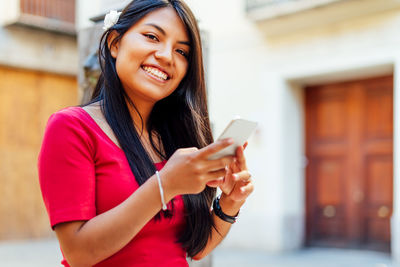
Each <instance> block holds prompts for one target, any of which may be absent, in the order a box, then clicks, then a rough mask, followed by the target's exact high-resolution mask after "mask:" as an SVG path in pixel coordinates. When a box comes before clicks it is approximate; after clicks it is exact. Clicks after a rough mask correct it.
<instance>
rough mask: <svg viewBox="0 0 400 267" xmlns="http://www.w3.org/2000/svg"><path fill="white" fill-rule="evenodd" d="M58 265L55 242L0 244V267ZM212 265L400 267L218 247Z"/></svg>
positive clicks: (375, 255)
mask: <svg viewBox="0 0 400 267" xmlns="http://www.w3.org/2000/svg"><path fill="white" fill-rule="evenodd" d="M60 262H61V253H60V250H59V246H58V243H57V240H55V239H48V240H36V241H35V240H32V241H7V242H0V267H27V266H29V267H55V266H61V264H60ZM212 263H213V264H212V267H400V266H398V265H395V264H393V263H392V262H391V258H390V255H389V254H386V253H379V252H371V251H359V250H341V249H326V248H308V249H302V250H298V251H294V252H290V253H284V254H270V253H266V252H262V251H256V250H251V251H248V250H235V249H227V248H217V249H216V250H215V251H214V253H213V256H212ZM116 267H117V266H116Z"/></svg>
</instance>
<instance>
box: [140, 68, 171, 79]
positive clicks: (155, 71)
mask: <svg viewBox="0 0 400 267" xmlns="http://www.w3.org/2000/svg"><path fill="white" fill-rule="evenodd" d="M142 69H143V70H144V71H145V72H147V73H148V74H150V75H151V76H153V77H154V78H157V79H160V80H162V81H166V80H168V79H169V77H168V74H166V73H165V72H163V71H161V70H159V69H157V68H153V67H149V66H142Z"/></svg>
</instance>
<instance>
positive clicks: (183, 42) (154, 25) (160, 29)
mask: <svg viewBox="0 0 400 267" xmlns="http://www.w3.org/2000/svg"><path fill="white" fill-rule="evenodd" d="M145 25H148V26H152V27H154V28H156V29H157V30H158V31H159V32H161V33H162V35H167V34H166V33H165V31H164V29H163V28H161V27H160V26H158V25H157V24H153V23H146V24H145ZM178 43H180V44H184V45H187V46H190V43H189V42H187V41H178Z"/></svg>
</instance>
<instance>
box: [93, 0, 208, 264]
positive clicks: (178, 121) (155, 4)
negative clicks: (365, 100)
mask: <svg viewBox="0 0 400 267" xmlns="http://www.w3.org/2000/svg"><path fill="white" fill-rule="evenodd" d="M165 7H172V8H173V9H174V10H175V11H176V13H177V15H178V16H179V17H180V19H181V20H182V22H183V24H184V25H185V26H186V30H187V33H188V36H189V40H190V46H191V49H190V53H189V56H188V69H187V72H186V75H185V77H184V78H183V80H182V81H181V83H180V84H179V86H178V88H176V90H175V91H174V92H173V93H172V94H170V95H169V96H168V97H166V98H164V99H162V100H160V101H158V102H157V103H156V104H155V105H154V108H153V110H152V112H151V114H150V116H149V119H148V122H147V130H148V132H149V133H152V132H156V133H157V134H158V136H159V141H160V142H161V143H162V145H163V148H164V151H163V152H164V153H163V152H162V151H160V150H159V149H158V148H157V147H156V145H155V142H154V140H153V138H152V134H150V135H149V136H150V142H151V145H152V146H153V148H154V149H155V150H156V151H157V152H158V154H159V155H160V157H161V158H163V159H164V160H168V159H169V158H170V157H171V155H172V154H173V153H174V152H175V151H176V150H177V149H178V148H185V147H198V148H202V147H204V146H207V145H208V144H210V143H212V142H213V137H212V134H211V129H210V122H209V117H208V110H207V99H206V89H205V81H204V69H203V59H202V47H201V40H200V33H199V29H198V26H197V22H196V19H195V17H194V15H193V14H192V12H191V11H190V9H189V7H188V6H187V5H186V4H185V3H184V2H183V1H180V0H133V1H132V2H131V3H129V4H128V5H127V6H126V8H125V9H124V10H123V11H122V14H121V15H120V18H119V20H118V22H117V23H116V24H115V25H114V26H112V27H111V28H109V29H108V30H106V32H105V33H104V34H103V36H102V38H101V41H100V47H99V61H100V65H101V75H100V77H99V80H98V82H97V85H96V87H95V90H94V92H93V95H92V98H91V101H90V102H89V103H87V105H88V104H91V103H94V102H97V101H100V103H101V110H102V112H103V114H104V116H105V118H106V120H107V122H108V124H109V125H110V127H111V129H112V130H113V132H114V134H115V136H116V137H117V139H118V141H119V143H120V145H121V148H122V149H123V151H124V152H125V155H126V157H127V159H128V162H129V165H130V168H131V170H132V172H133V174H134V175H135V179H136V181H137V182H138V183H139V185H142V184H143V183H144V182H146V180H147V179H148V178H149V177H151V176H152V175H154V173H155V171H156V169H155V166H154V164H153V162H152V160H151V159H150V156H149V155H148V153H147V152H146V150H145V149H144V147H143V145H142V143H141V141H140V138H139V134H138V132H137V131H136V129H135V127H134V124H133V120H132V118H131V115H130V113H129V109H128V106H127V105H128V104H127V102H128V103H129V105H132V107H133V108H134V109H135V110H136V111H137V109H136V107H135V106H134V104H133V102H134V101H132V99H130V98H129V97H128V95H127V93H126V92H125V91H124V89H123V87H122V84H121V81H120V79H119V77H118V75H117V71H116V66H115V59H114V58H113V57H112V56H111V53H110V50H109V45H110V44H108V43H107V40H108V37H109V34H110V33H111V32H112V31H116V32H117V33H118V36H117V37H116V38H115V39H114V40H113V42H118V41H119V40H120V39H121V38H122V36H123V35H124V34H125V32H127V31H128V30H129V28H130V27H131V26H133V25H134V24H135V23H136V22H138V21H139V20H140V19H141V18H143V17H144V16H145V15H146V14H148V13H150V12H152V11H154V10H156V9H159V8H165ZM111 45H112V44H111ZM111 45H110V46H111ZM138 114H139V112H138ZM139 116H140V114H139ZM142 124H143V120H142ZM214 196H215V189H214V188H210V187H206V189H205V190H204V191H203V192H201V193H200V194H196V195H189V194H188V195H184V196H183V200H184V204H185V219H186V227H185V229H184V230H183V232H182V233H181V235H180V236H179V237H178V240H177V241H178V242H180V243H181V244H182V247H183V248H184V249H185V250H186V252H187V254H188V256H189V257H193V256H194V255H196V254H197V253H199V252H200V251H201V250H203V249H204V247H205V246H206V244H207V241H208V240H209V238H210V237H211V232H212V227H214V222H213V219H212V216H211V214H210V206H211V202H212V200H213V198H214ZM162 215H163V216H165V217H169V216H171V215H172V214H170V213H163V214H162ZM157 216H161V215H160V213H159V214H158V215H157ZM157 216H156V217H157Z"/></svg>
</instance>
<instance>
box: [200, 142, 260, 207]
mask: <svg viewBox="0 0 400 267" xmlns="http://www.w3.org/2000/svg"><path fill="white" fill-rule="evenodd" d="M246 146H247V142H246V143H245V144H244V145H243V146H239V147H238V148H237V149H236V155H235V157H236V161H235V162H233V163H231V164H230V165H229V166H227V168H226V174H225V176H224V177H223V178H222V179H219V180H216V181H212V182H209V183H208V185H209V186H212V187H217V186H218V187H219V188H220V189H221V191H222V195H221V199H225V198H228V199H230V200H231V201H234V202H236V203H238V204H240V205H241V204H243V203H244V201H245V200H246V198H247V197H248V196H249V195H250V194H251V192H253V190H254V185H253V183H252V180H251V174H250V173H249V171H248V169H247V165H246V158H245V156H244V153H243V151H244V149H245V148H246Z"/></svg>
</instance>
